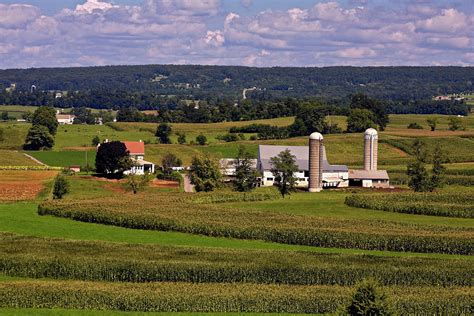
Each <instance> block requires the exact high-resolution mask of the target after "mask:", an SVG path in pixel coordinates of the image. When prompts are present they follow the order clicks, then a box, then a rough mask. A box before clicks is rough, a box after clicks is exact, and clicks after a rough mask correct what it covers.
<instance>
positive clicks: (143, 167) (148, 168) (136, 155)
mask: <svg viewBox="0 0 474 316" xmlns="http://www.w3.org/2000/svg"><path fill="white" fill-rule="evenodd" d="M104 142H105V143H108V142H109V140H108V139H106V140H105V141H104ZM121 143H123V144H124V145H125V147H126V148H127V151H128V154H129V155H130V158H131V159H132V161H133V162H134V166H133V167H132V168H131V169H130V170H126V171H125V172H124V174H126V175H129V174H137V175H142V174H145V173H154V172H155V164H154V163H152V162H149V161H146V160H144V158H145V143H144V142H143V141H141V140H140V141H138V142H129V141H123V142H121ZM99 147H100V144H98V145H97V149H99Z"/></svg>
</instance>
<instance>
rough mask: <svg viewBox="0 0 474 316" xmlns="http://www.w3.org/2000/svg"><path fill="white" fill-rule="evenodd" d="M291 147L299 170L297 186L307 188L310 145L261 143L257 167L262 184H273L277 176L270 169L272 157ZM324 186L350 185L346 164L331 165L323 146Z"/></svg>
mask: <svg viewBox="0 0 474 316" xmlns="http://www.w3.org/2000/svg"><path fill="white" fill-rule="evenodd" d="M287 149H289V150H290V152H291V154H292V155H294V156H295V157H296V165H297V166H298V172H297V173H296V174H295V177H296V178H297V179H298V181H297V184H296V186H297V187H299V188H307V187H308V184H309V182H308V180H309V147H308V146H273V145H259V146H258V159H257V168H258V170H259V171H260V172H261V173H262V182H261V185H262V186H272V185H273V183H274V181H275V177H274V175H273V173H272V172H271V171H270V170H271V169H272V164H271V162H270V159H271V158H272V157H275V156H277V155H278V154H279V153H280V152H282V151H285V150H287ZM322 167H323V176H322V182H323V187H327V188H342V187H348V186H349V170H348V168H347V166H344V165H330V164H329V163H328V161H327V158H326V149H325V148H324V147H323V166H322Z"/></svg>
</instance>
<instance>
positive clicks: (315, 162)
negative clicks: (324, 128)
mask: <svg viewBox="0 0 474 316" xmlns="http://www.w3.org/2000/svg"><path fill="white" fill-rule="evenodd" d="M322 188H323V135H321V134H320V133H316V132H315V133H312V134H311V135H310V136H309V192H319V191H321V190H322Z"/></svg>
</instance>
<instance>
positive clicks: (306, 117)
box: [289, 103, 327, 136]
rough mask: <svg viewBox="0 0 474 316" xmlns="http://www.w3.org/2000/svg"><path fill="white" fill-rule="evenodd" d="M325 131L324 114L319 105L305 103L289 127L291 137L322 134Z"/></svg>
mask: <svg viewBox="0 0 474 316" xmlns="http://www.w3.org/2000/svg"><path fill="white" fill-rule="evenodd" d="M326 129H327V122H326V114H325V110H324V108H323V106H322V105H321V104H312V103H305V104H303V105H302V106H301V107H300V108H299V110H298V112H297V113H296V117H295V122H294V123H293V124H292V125H291V126H290V127H289V130H290V134H291V136H301V135H310V134H311V133H313V132H319V133H324V132H325V131H326Z"/></svg>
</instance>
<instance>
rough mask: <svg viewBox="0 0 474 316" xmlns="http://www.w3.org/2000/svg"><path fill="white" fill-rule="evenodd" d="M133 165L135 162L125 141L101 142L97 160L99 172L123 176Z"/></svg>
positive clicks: (96, 166)
mask: <svg viewBox="0 0 474 316" xmlns="http://www.w3.org/2000/svg"><path fill="white" fill-rule="evenodd" d="M132 166H133V162H132V160H131V158H130V155H129V152H128V150H127V148H126V147H125V144H124V143H122V142H118V141H114V142H108V143H102V144H100V146H99V149H98V150H97V156H96V160H95V168H96V171H97V173H99V174H105V175H116V176H119V177H121V176H123V172H124V171H126V170H130V169H131V167H132Z"/></svg>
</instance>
